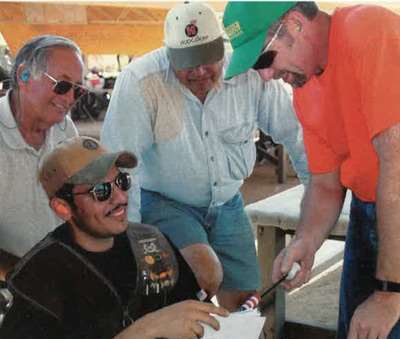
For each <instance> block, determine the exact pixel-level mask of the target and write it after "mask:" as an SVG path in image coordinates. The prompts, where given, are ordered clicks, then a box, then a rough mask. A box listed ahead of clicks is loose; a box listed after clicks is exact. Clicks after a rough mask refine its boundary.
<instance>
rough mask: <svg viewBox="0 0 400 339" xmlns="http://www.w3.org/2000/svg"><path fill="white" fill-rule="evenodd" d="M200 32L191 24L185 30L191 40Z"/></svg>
mask: <svg viewBox="0 0 400 339" xmlns="http://www.w3.org/2000/svg"><path fill="white" fill-rule="evenodd" d="M198 32H199V29H198V28H197V26H196V25H195V24H189V25H187V26H186V28H185V34H186V35H187V36H188V37H189V38H193V37H194V36H196V35H197V33H198Z"/></svg>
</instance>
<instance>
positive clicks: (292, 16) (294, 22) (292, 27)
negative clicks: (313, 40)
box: [284, 11, 307, 37]
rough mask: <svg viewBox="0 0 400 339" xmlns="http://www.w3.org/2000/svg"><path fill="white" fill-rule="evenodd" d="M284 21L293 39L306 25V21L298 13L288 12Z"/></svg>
mask: <svg viewBox="0 0 400 339" xmlns="http://www.w3.org/2000/svg"><path fill="white" fill-rule="evenodd" d="M284 20H285V23H286V27H287V30H288V32H289V34H290V35H291V36H293V37H295V36H296V35H297V34H299V33H300V32H302V31H303V27H304V25H305V24H306V22H305V20H307V19H306V17H305V16H304V15H303V14H301V13H300V12H298V11H290V12H289V13H288V14H287V16H286V17H285V19H284Z"/></svg>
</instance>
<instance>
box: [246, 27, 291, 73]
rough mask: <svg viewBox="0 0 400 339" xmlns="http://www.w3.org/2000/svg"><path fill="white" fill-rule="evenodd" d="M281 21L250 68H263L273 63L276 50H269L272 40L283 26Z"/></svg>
mask: <svg viewBox="0 0 400 339" xmlns="http://www.w3.org/2000/svg"><path fill="white" fill-rule="evenodd" d="M283 26H284V25H283V22H281V23H280V24H279V26H278V29H277V30H276V31H275V33H274V35H273V36H272V38H271V40H270V41H269V42H268V43H267V45H266V46H265V47H264V48H263V49H262V51H261V53H260V56H259V57H258V59H257V61H256V63H255V64H254V65H253V67H252V69H254V70H256V71H257V70H259V69H264V68H269V67H271V66H272V64H273V63H274V60H275V57H276V56H277V54H278V52H277V51H274V50H270V48H271V46H272V44H273V43H274V41H275V40H276V39H277V38H278V35H279V32H280V31H281V29H282V27H283Z"/></svg>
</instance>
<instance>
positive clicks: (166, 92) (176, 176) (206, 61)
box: [101, 2, 308, 310]
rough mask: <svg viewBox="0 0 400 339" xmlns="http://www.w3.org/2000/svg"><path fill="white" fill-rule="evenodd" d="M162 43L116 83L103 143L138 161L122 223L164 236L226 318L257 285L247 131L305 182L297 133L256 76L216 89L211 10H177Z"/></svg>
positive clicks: (276, 85) (219, 72) (219, 56)
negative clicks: (245, 190) (280, 153)
mask: <svg viewBox="0 0 400 339" xmlns="http://www.w3.org/2000/svg"><path fill="white" fill-rule="evenodd" d="M164 38H165V47H163V48H160V49H158V50H155V51H152V52H150V53H148V54H146V55H144V56H143V57H141V58H138V59H135V60H134V61H133V62H132V63H131V64H130V65H129V66H127V67H126V68H125V69H124V71H123V72H122V73H121V74H120V75H119V77H118V79H117V82H116V85H115V88H114V91H113V95H112V98H111V102H110V105H109V109H108V112H107V114H106V118H105V121H104V124H103V129H102V134H101V140H102V142H104V143H105V144H106V145H108V146H110V148H112V149H114V150H118V149H122V148H123V149H129V150H132V151H133V152H134V153H135V154H137V156H138V158H139V160H140V162H139V168H138V170H137V171H136V172H135V190H133V191H132V200H131V202H130V215H129V217H130V220H135V221H137V220H140V219H141V220H142V221H143V222H145V223H149V224H152V225H155V226H158V227H159V228H160V230H161V231H162V232H165V233H166V234H168V236H169V238H170V239H171V241H172V242H174V243H175V245H176V246H177V247H178V248H179V249H180V250H181V253H182V254H183V256H184V257H185V259H186V260H187V261H188V263H189V265H190V266H191V268H192V269H193V271H194V273H195V275H196V277H197V279H198V282H199V284H200V286H201V287H202V288H203V289H204V290H205V291H206V293H207V294H208V295H211V296H213V295H215V294H217V297H218V300H219V302H220V304H221V305H223V306H225V307H227V308H228V309H230V310H233V309H236V308H238V307H239V306H240V305H241V304H242V303H243V302H244V301H245V300H246V298H247V297H248V296H249V295H251V294H252V293H253V292H254V291H255V290H257V289H258V288H259V287H260V283H261V282H260V276H259V271H258V263H257V259H256V253H255V246H254V236H253V232H252V229H251V225H250V221H249V219H248V217H247V215H246V213H245V210H244V206H243V200H242V197H241V194H240V187H241V185H242V184H243V180H244V179H245V178H247V177H248V176H249V175H250V174H251V172H252V170H253V167H254V163H255V159H256V149H255V145H254V142H253V138H254V131H255V129H257V128H260V129H261V130H263V131H264V132H265V133H266V134H268V135H270V136H271V137H272V138H273V139H274V140H275V141H276V142H278V143H282V144H283V145H284V146H285V147H286V149H287V150H288V153H289V156H290V157H291V159H292V161H293V164H294V167H295V169H296V171H297V173H298V174H299V177H300V178H301V180H302V181H304V182H305V181H306V180H307V175H308V171H307V163H306V161H305V153H304V147H303V140H302V132H301V129H300V125H299V123H298V121H297V119H296V117H295V115H294V113H293V110H292V104H291V99H290V94H289V92H288V91H287V90H286V89H285V88H284V87H283V84H282V83H280V82H278V81H271V82H270V83H264V82H263V81H262V79H260V77H259V76H258V74H257V73H256V72H252V73H251V74H245V75H243V76H242V77H240V78H238V79H234V80H232V81H224V80H223V74H224V72H225V67H226V66H227V63H228V61H229V54H228V55H226V56H225V53H224V42H223V36H222V29H221V25H220V22H219V19H218V17H217V15H216V13H215V12H214V11H213V10H212V8H211V7H209V6H208V5H205V4H203V3H199V2H191V3H184V4H179V5H177V6H175V7H174V8H172V9H171V10H170V11H169V12H168V14H167V17H166V20H165V28H164Z"/></svg>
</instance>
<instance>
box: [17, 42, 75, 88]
mask: <svg viewBox="0 0 400 339" xmlns="http://www.w3.org/2000/svg"><path fill="white" fill-rule="evenodd" d="M53 48H69V49H71V50H73V51H75V52H76V53H77V54H78V55H79V56H80V57H81V58H82V53H81V50H80V48H79V47H78V45H77V44H76V43H75V42H73V41H72V40H70V39H67V38H65V37H62V36H58V35H41V36H37V37H34V38H33V39H31V40H29V41H28V42H26V43H25V45H24V46H22V48H21V49H20V50H19V52H18V54H17V56H16V58H15V63H14V66H13V68H12V70H11V87H12V88H13V89H18V79H17V70H18V67H19V66H20V65H22V64H24V65H25V68H26V69H28V70H29V71H30V73H31V75H32V76H33V77H34V78H35V77H37V76H38V75H39V74H41V73H43V72H45V71H46V69H47V58H48V56H49V52H50V51H51V49H53Z"/></svg>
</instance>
